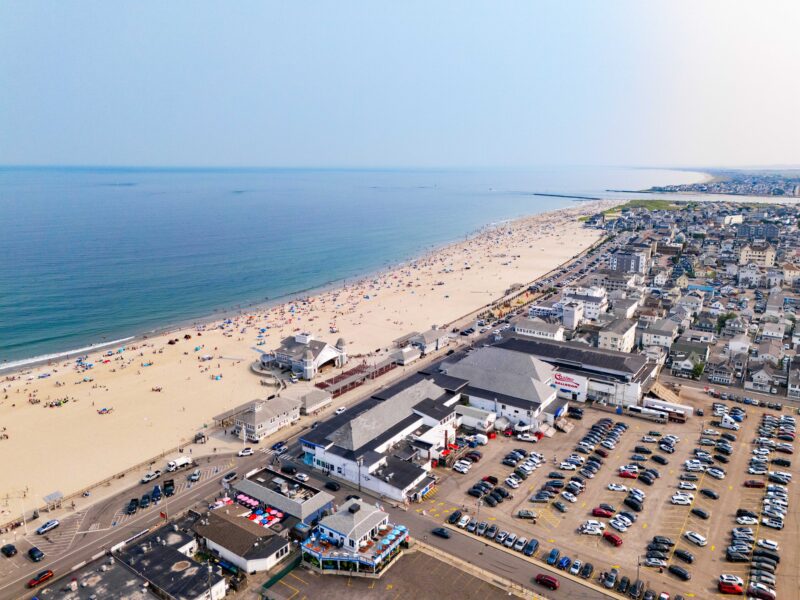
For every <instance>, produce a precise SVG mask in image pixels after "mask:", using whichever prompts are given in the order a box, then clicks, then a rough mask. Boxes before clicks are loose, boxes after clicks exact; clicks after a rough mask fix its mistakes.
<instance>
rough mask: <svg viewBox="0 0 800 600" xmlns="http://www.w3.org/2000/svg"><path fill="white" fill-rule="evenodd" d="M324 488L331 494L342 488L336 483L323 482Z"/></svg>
mask: <svg viewBox="0 0 800 600" xmlns="http://www.w3.org/2000/svg"><path fill="white" fill-rule="evenodd" d="M325 487H326V488H327V489H329V490H331V491H332V492H338V491H339V490H340V489H341V488H342V486H341V485H339V484H338V483H336V482H335V481H327V482H325Z"/></svg>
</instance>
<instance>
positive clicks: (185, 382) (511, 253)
mask: <svg viewBox="0 0 800 600" xmlns="http://www.w3.org/2000/svg"><path fill="white" fill-rule="evenodd" d="M617 204H619V203H618V202H617V201H605V202H600V203H597V204H595V205H592V204H589V203H576V205H575V206H572V207H568V208H562V209H557V210H555V211H547V212H544V213H538V214H536V215H533V216H527V217H522V218H520V219H516V220H514V221H512V222H510V223H504V224H498V225H496V226H494V227H483V228H482V229H481V230H479V231H478V232H477V233H476V234H475V235H473V236H471V237H468V238H467V239H464V240H462V241H459V242H455V243H450V244H447V245H445V246H444V247H443V248H434V249H431V248H428V249H426V251H425V252H424V253H423V254H421V255H419V256H418V257H417V258H415V259H414V260H412V261H410V262H403V263H399V264H396V265H390V266H386V267H383V268H382V269H381V270H380V271H379V274H376V273H374V272H373V273H372V274H370V275H366V276H364V277H362V278H360V279H358V280H355V281H353V280H347V284H346V285H345V286H341V285H339V286H332V287H333V289H330V290H329V291H326V292H317V293H315V294H308V293H306V294H302V298H300V299H297V300H293V301H290V302H284V303H283V304H280V305H276V306H272V307H270V308H268V309H262V310H260V311H256V310H246V311H244V313H243V314H238V315H231V313H230V312H229V313H227V315H230V318H229V319H226V318H225V316H223V315H215V316H214V318H212V319H211V320H210V321H208V322H206V323H205V324H202V325H201V324H198V323H197V322H195V324H194V325H190V326H187V327H183V328H179V327H173V328H170V331H169V332H167V333H162V334H160V335H157V336H154V335H153V334H150V335H149V336H148V337H147V339H137V340H136V341H129V342H126V344H125V346H126V349H125V350H124V351H122V352H117V351H116V349H114V351H111V352H110V354H109V353H108V352H107V351H105V352H104V351H103V350H94V351H92V352H90V353H89V354H90V359H89V360H87V361H86V363H92V365H93V366H92V367H89V366H88V365H87V364H86V363H78V362H77V361H74V360H72V361H70V360H67V359H63V358H62V359H59V360H57V361H56V360H53V361H49V364H47V365H39V366H37V367H32V366H30V365H27V366H26V367H25V368H24V370H22V371H19V372H17V373H15V374H13V375H11V374H4V375H3V376H2V377H0V381H2V395H0V424H2V425H3V426H4V427H5V428H6V430H7V434H8V436H9V437H8V438H7V439H4V440H2V441H0V449H1V450H2V451H3V455H4V458H5V459H6V464H7V465H9V467H8V468H7V469H4V472H3V473H2V475H0V495H2V494H3V493H5V492H8V491H9V490H14V489H18V488H20V487H22V488H26V487H27V488H28V489H29V490H30V494H29V495H30V496H31V498H38V497H41V496H43V495H45V494H47V493H50V492H52V491H53V490H54V489H60V490H62V491H63V492H64V493H65V495H68V494H69V493H71V492H72V491H73V490H80V489H83V488H85V487H86V486H90V485H93V484H94V483H95V482H97V481H99V480H103V479H104V478H107V477H111V476H114V474H116V473H121V472H125V471H126V470H129V469H130V468H131V465H138V464H141V463H142V461H144V460H148V459H150V458H151V457H153V456H156V455H159V454H161V453H167V452H169V451H170V449H172V448H175V447H177V446H181V445H183V444H186V443H189V442H190V441H191V439H192V438H193V437H194V435H195V433H196V432H198V431H207V430H208V428H209V427H212V425H213V421H212V417H213V415H216V414H219V413H222V412H224V411H226V410H229V409H230V408H232V407H235V406H239V405H241V404H242V403H246V402H248V401H252V400H253V399H257V398H263V397H265V396H266V395H267V390H266V389H265V387H264V386H263V385H262V383H261V382H262V379H261V377H259V376H257V375H256V374H254V373H253V372H252V371H251V369H250V365H251V364H252V362H253V360H255V359H256V358H257V357H258V356H259V353H261V352H264V351H265V350H272V349H274V348H276V347H278V345H279V344H280V341H281V340H282V339H284V338H285V337H291V336H294V335H296V334H297V332H300V331H304V332H306V331H307V332H309V333H311V334H312V335H314V336H315V337H316V339H320V340H323V341H325V342H327V343H333V342H334V341H335V340H336V339H337V338H338V337H343V338H345V340H346V343H347V348H348V354H349V356H350V361H349V362H348V363H347V365H345V367H344V368H334V369H330V370H328V371H326V372H325V373H323V374H321V375H319V376H318V378H317V381H319V380H324V379H328V378H329V377H331V376H333V375H336V374H338V373H340V372H341V371H343V370H347V369H352V368H353V367H354V366H357V365H358V364H359V363H361V362H373V361H378V360H383V359H384V358H385V357H386V356H387V353H388V352H389V349H390V348H392V340H394V339H397V338H398V337H401V336H403V335H406V334H408V333H410V332H411V331H424V330H425V329H426V328H429V327H431V324H437V325H439V326H444V324H445V323H450V324H452V323H455V322H459V323H460V322H461V321H460V320H469V318H472V317H471V315H472V314H474V313H475V311H477V310H481V309H483V308H485V307H486V306H488V305H491V304H492V303H493V302H494V301H496V300H497V299H499V298H503V297H504V296H505V295H506V294H507V293H508V290H509V289H510V288H512V287H513V285H514V284H518V283H524V282H529V281H533V280H536V279H537V278H539V277H541V276H542V275H544V274H545V273H548V272H549V271H551V270H552V269H553V268H555V267H556V266H558V265H560V264H562V263H563V262H565V261H568V260H571V259H572V258H573V257H574V256H576V255H577V254H580V253H581V252H583V251H584V250H585V249H586V248H588V247H590V246H591V245H593V244H594V243H596V241H597V240H598V239H600V238H601V237H602V232H601V231H600V230H595V229H587V228H585V227H583V224H582V223H581V222H579V221H578V218H579V216H581V215H582V214H586V213H587V212H588V213H589V214H591V213H593V212H596V211H597V210H598V209H601V208H602V207H609V206H614V205H617ZM465 315H466V317H465ZM450 327H452V325H450ZM176 338H177V339H178V340H179V341H178V342H174V339H176ZM170 341H172V343H169V342H170ZM82 354H83V353H82ZM410 368H412V369H413V367H410ZM42 376H44V377H42ZM314 383H316V381H315V382H300V383H297V384H291V385H290V386H289V389H291V390H292V391H293V392H295V393H302V392H304V391H306V390H308V389H310V388H311V387H312V386H313V384H314ZM376 383H377V382H376ZM156 392H158V393H156ZM354 393H355V394H359V393H362V392H354ZM343 400H344V401H345V402H349V400H347V399H343ZM42 409H44V411H43V410H42ZM34 431H35V432H36V435H30V433H31V432H34ZM234 442H235V443H238V444H239V445H241V441H231V439H230V436H227V438H226V437H225V436H222V432H220V434H219V435H215V436H214V440H213V444H214V446H215V447H217V446H220V447H222V448H225V447H227V446H229V445H230V444H232V443H234ZM98 450H101V451H99V452H98ZM45 456H46V457H48V459H47V460H48V463H47V469H45V470H43V469H42V462H41V461H42V457H45Z"/></svg>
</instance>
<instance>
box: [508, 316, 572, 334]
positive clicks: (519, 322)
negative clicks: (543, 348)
mask: <svg viewBox="0 0 800 600" xmlns="http://www.w3.org/2000/svg"><path fill="white" fill-rule="evenodd" d="M514 327H522V328H525V329H532V330H534V331H544V332H547V333H558V331H559V330H562V329H564V328H563V327H562V326H561V324H560V323H548V322H547V321H543V320H542V319H528V318H526V317H520V318H519V319H516V320H515V321H514Z"/></svg>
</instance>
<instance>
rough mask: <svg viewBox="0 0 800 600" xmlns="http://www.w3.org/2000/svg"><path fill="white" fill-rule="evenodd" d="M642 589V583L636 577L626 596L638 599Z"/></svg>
mask: <svg viewBox="0 0 800 600" xmlns="http://www.w3.org/2000/svg"><path fill="white" fill-rule="evenodd" d="M643 591H644V583H643V582H642V581H641V580H639V579H637V580H636V583H634V584H633V585H632V586H631V588H630V589H629V590H628V596H629V597H630V598H633V599H634V600H638V599H639V598H641V597H642V592H643Z"/></svg>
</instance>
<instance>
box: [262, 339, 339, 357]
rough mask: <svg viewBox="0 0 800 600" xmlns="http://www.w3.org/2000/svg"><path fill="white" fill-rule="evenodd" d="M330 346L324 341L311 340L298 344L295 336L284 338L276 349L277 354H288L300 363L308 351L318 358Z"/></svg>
mask: <svg viewBox="0 0 800 600" xmlns="http://www.w3.org/2000/svg"><path fill="white" fill-rule="evenodd" d="M327 345H328V344H327V343H326V342H323V341H322V340H310V341H309V342H308V343H306V344H304V343H303V342H298V341H297V340H295V338H294V336H290V337H287V338H284V339H283V340H282V341H281V345H280V346H279V347H278V348H276V349H275V352H276V353H279V354H286V355H287V356H289V358H291V359H292V360H295V361H299V360H302V359H303V357H304V356H305V353H306V351H308V350H310V351H311V355H312V356H313V357H314V358H316V357H317V356H319V353H320V352H322V351H323V350H324V349H325V347H326V346H327Z"/></svg>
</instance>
